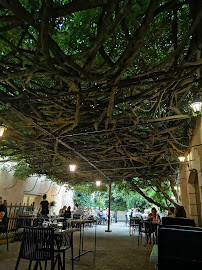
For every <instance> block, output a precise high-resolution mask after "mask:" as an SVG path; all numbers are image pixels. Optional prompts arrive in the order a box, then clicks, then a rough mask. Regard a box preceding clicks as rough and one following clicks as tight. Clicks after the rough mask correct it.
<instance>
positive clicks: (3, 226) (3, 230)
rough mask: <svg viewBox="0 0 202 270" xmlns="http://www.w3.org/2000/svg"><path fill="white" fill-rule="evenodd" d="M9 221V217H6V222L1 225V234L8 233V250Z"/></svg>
mask: <svg viewBox="0 0 202 270" xmlns="http://www.w3.org/2000/svg"><path fill="white" fill-rule="evenodd" d="M8 222H9V218H8V217H6V219H4V222H1V226H0V234H1V233H5V234H6V244H7V251H8Z"/></svg>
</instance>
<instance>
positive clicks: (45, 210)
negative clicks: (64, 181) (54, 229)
mask: <svg viewBox="0 0 202 270" xmlns="http://www.w3.org/2000/svg"><path fill="white" fill-rule="evenodd" d="M46 197H47V196H46V194H44V195H43V200H42V201H41V202H40V207H39V211H38V214H39V213H40V214H41V215H42V216H45V217H46V216H47V215H48V214H49V202H48V201H47V200H46Z"/></svg>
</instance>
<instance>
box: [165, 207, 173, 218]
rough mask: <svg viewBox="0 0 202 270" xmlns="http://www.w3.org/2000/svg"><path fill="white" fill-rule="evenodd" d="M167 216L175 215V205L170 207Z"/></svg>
mask: <svg viewBox="0 0 202 270" xmlns="http://www.w3.org/2000/svg"><path fill="white" fill-rule="evenodd" d="M167 217H175V207H172V206H170V207H168V214H167Z"/></svg>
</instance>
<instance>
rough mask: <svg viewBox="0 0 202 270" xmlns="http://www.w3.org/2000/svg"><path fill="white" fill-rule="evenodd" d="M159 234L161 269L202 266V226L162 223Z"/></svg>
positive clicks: (173, 269) (159, 263) (159, 262)
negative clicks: (165, 224) (166, 224)
mask: <svg viewBox="0 0 202 270" xmlns="http://www.w3.org/2000/svg"><path fill="white" fill-rule="evenodd" d="M158 236H159V238H158V269H159V270H171V269H172V270H181V269H182V270H184V269H201V268H202V252H201V243H202V228H196V227H188V226H186V227H185V226H164V225H161V226H160V227H159V230H158Z"/></svg>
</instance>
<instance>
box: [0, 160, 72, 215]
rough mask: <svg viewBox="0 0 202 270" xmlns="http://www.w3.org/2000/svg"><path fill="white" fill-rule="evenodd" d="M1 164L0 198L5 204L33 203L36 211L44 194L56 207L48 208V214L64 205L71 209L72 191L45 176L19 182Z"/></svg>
mask: <svg viewBox="0 0 202 270" xmlns="http://www.w3.org/2000/svg"><path fill="white" fill-rule="evenodd" d="M2 164H3V163H1V164H0V196H1V197H2V198H3V200H6V201H7V204H8V205H10V204H11V203H12V204H16V203H17V204H20V203H21V204H22V203H23V201H24V202H25V201H27V200H28V201H30V203H31V202H32V201H34V202H35V207H36V208H35V210H36V211H37V210H38V207H39V203H40V201H41V199H42V196H43V195H44V194H47V200H48V201H49V202H51V201H55V202H56V205H55V206H54V207H51V208H50V212H55V213H56V214H58V213H59V210H60V208H61V207H63V206H64V205H67V206H69V205H70V206H71V207H73V205H74V202H73V190H70V189H68V187H66V186H64V185H63V186H59V185H57V184H56V183H54V182H52V181H50V180H49V179H47V178H46V176H41V177H38V176H32V177H29V178H27V179H26V180H20V179H17V178H16V177H14V175H13V172H12V171H11V172H8V171H6V170H4V169H3V165H2Z"/></svg>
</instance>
